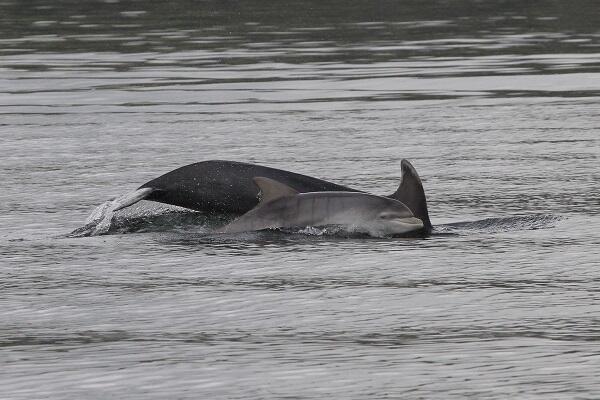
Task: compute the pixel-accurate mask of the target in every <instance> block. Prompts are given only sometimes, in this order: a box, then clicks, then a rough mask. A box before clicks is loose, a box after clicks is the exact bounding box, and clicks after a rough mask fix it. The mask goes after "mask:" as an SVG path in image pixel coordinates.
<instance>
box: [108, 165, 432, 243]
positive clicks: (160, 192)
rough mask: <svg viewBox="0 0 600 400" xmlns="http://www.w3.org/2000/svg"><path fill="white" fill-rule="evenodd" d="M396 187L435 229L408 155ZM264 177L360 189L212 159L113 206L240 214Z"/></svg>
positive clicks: (319, 188)
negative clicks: (142, 204)
mask: <svg viewBox="0 0 600 400" xmlns="http://www.w3.org/2000/svg"><path fill="white" fill-rule="evenodd" d="M401 174H402V180H401V183H400V186H399V187H398V190H397V191H396V192H394V193H393V194H391V195H389V196H387V197H389V198H392V199H396V200H398V201H401V202H402V203H404V204H405V205H406V206H407V207H408V208H409V209H410V210H411V211H412V213H413V214H414V215H415V217H417V218H419V219H421V220H422V221H423V229H422V232H423V233H424V234H429V233H430V232H431V230H432V225H431V221H430V220H429V213H428V211H427V200H426V198H425V191H424V190H423V184H422V183H421V179H420V178H419V175H418V174H417V171H416V170H415V169H414V167H413V166H412V165H411V164H410V162H408V161H407V160H402V162H401ZM256 176H262V177H267V178H271V179H274V180H276V181H278V182H281V183H283V184H285V185H287V186H289V187H291V188H293V189H294V190H296V191H297V192H300V193H306V192H324V191H327V192H339V191H342V192H359V191H357V190H355V189H352V188H349V187H345V186H341V185H337V184H335V183H331V182H327V181H324V180H322V179H317V178H313V177H311V176H306V175H301V174H296V173H294V172H290V171H285V170H281V169H276V168H270V167H265V166H262V165H256V164H248V163H242V162H236V161H224V160H210V161H203V162H198V163H194V164H190V165H185V166H183V167H180V168H177V169H175V170H173V171H171V172H167V173H166V174H164V175H161V176H159V177H158V178H155V179H153V180H151V181H149V182H146V183H145V184H143V185H142V186H140V187H139V188H138V189H137V190H135V191H133V192H131V193H128V194H126V195H124V196H122V197H120V198H118V199H117V200H115V208H114V211H117V210H120V209H122V208H125V207H128V206H131V205H132V204H135V203H137V202H138V201H140V200H150V201H157V202H161V203H166V204H172V205H176V206H180V207H185V208H189V209H192V210H197V211H203V212H210V213H229V214H233V215H242V214H244V213H245V212H248V211H250V210H252V209H253V208H254V207H256V205H257V204H258V192H259V190H258V188H257V186H256V185H255V184H254V183H253V181H252V179H253V178H254V177H256Z"/></svg>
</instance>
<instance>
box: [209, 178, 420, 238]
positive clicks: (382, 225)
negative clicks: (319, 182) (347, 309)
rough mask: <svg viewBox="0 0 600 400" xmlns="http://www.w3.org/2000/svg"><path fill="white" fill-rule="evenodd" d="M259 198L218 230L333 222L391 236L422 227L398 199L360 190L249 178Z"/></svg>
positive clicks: (287, 226)
mask: <svg viewBox="0 0 600 400" xmlns="http://www.w3.org/2000/svg"><path fill="white" fill-rule="evenodd" d="M253 181H254V183H255V184H256V186H257V187H258V188H259V189H260V194H261V196H260V197H261V199H260V202H259V204H258V206H256V208H254V209H252V210H250V211H248V212H247V213H246V214H244V215H242V216H241V217H239V218H238V219H236V220H234V221H233V222H231V223H230V224H229V225H226V226H225V227H223V228H221V229H220V230H218V233H237V232H247V231H258V230H263V229H272V228H295V227H300V228H305V227H309V226H311V227H319V226H327V225H336V226H343V227H345V228H349V229H350V230H352V231H358V232H365V233H369V234H370V235H371V236H394V235H399V234H406V233H408V232H413V231H417V230H420V229H422V228H423V221H421V220H420V219H418V218H415V216H414V215H413V213H412V211H411V210H410V209H409V208H408V207H407V206H406V205H404V204H403V203H401V202H400V201H398V200H394V199H390V198H387V197H382V196H375V195H372V194H367V193H360V192H311V193H299V192H298V191H296V190H294V189H292V188H291V187H289V186H287V185H284V184H283V183H281V182H277V181H275V180H273V179H269V178H265V177H255V178H254V179H253Z"/></svg>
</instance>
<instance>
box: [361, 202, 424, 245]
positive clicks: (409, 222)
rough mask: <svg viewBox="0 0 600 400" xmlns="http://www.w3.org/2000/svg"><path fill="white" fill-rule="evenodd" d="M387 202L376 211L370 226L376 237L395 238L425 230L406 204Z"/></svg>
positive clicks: (421, 222)
mask: <svg viewBox="0 0 600 400" xmlns="http://www.w3.org/2000/svg"><path fill="white" fill-rule="evenodd" d="M386 200H387V201H385V204H382V205H381V207H378V208H377V209H376V210H375V215H374V216H373V217H372V218H373V219H372V223H371V224H370V225H371V226H370V231H371V233H373V234H375V235H376V236H395V235H403V234H406V233H409V232H414V231H418V230H421V229H423V221H421V220H420V219H419V218H416V217H415V216H414V215H413V213H412V211H411V210H410V209H409V208H408V207H407V206H406V205H405V204H404V203H402V202H400V201H397V200H392V199H386Z"/></svg>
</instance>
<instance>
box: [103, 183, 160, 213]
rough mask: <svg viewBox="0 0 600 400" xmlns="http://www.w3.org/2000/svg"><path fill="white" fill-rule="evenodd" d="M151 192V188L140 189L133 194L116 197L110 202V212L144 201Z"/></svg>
mask: <svg viewBox="0 0 600 400" xmlns="http://www.w3.org/2000/svg"><path fill="white" fill-rule="evenodd" d="M153 191H154V189H153V188H140V189H137V190H135V191H133V192H130V193H127V194H124V195H123V196H121V197H117V198H116V199H114V200H113V202H112V206H113V209H112V211H119V210H121V209H123V208H125V207H129V206H131V205H134V204H135V203H137V202H138V201H140V200H144V199H145V198H146V197H148V195H150V193H152V192H153Z"/></svg>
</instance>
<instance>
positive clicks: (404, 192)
mask: <svg viewBox="0 0 600 400" xmlns="http://www.w3.org/2000/svg"><path fill="white" fill-rule="evenodd" d="M400 165H401V167H402V171H401V172H402V181H401V182H400V187H399V188H398V190H396V192H395V193H394V194H392V195H390V196H388V197H391V198H393V199H396V200H399V201H401V202H402V203H404V204H406V205H407V206H408V208H410V210H411V211H412V213H413V214H414V216H415V217H417V218H419V219H420V220H421V221H423V225H424V227H425V230H426V231H428V232H430V231H431V229H432V226H431V221H430V220H429V212H428V210H427V199H426V198H425V190H423V183H421V178H419V174H417V170H416V169H415V168H414V167H413V166H412V164H411V163H410V162H409V161H408V160H406V159H404V160H402V162H401V164H400Z"/></svg>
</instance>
